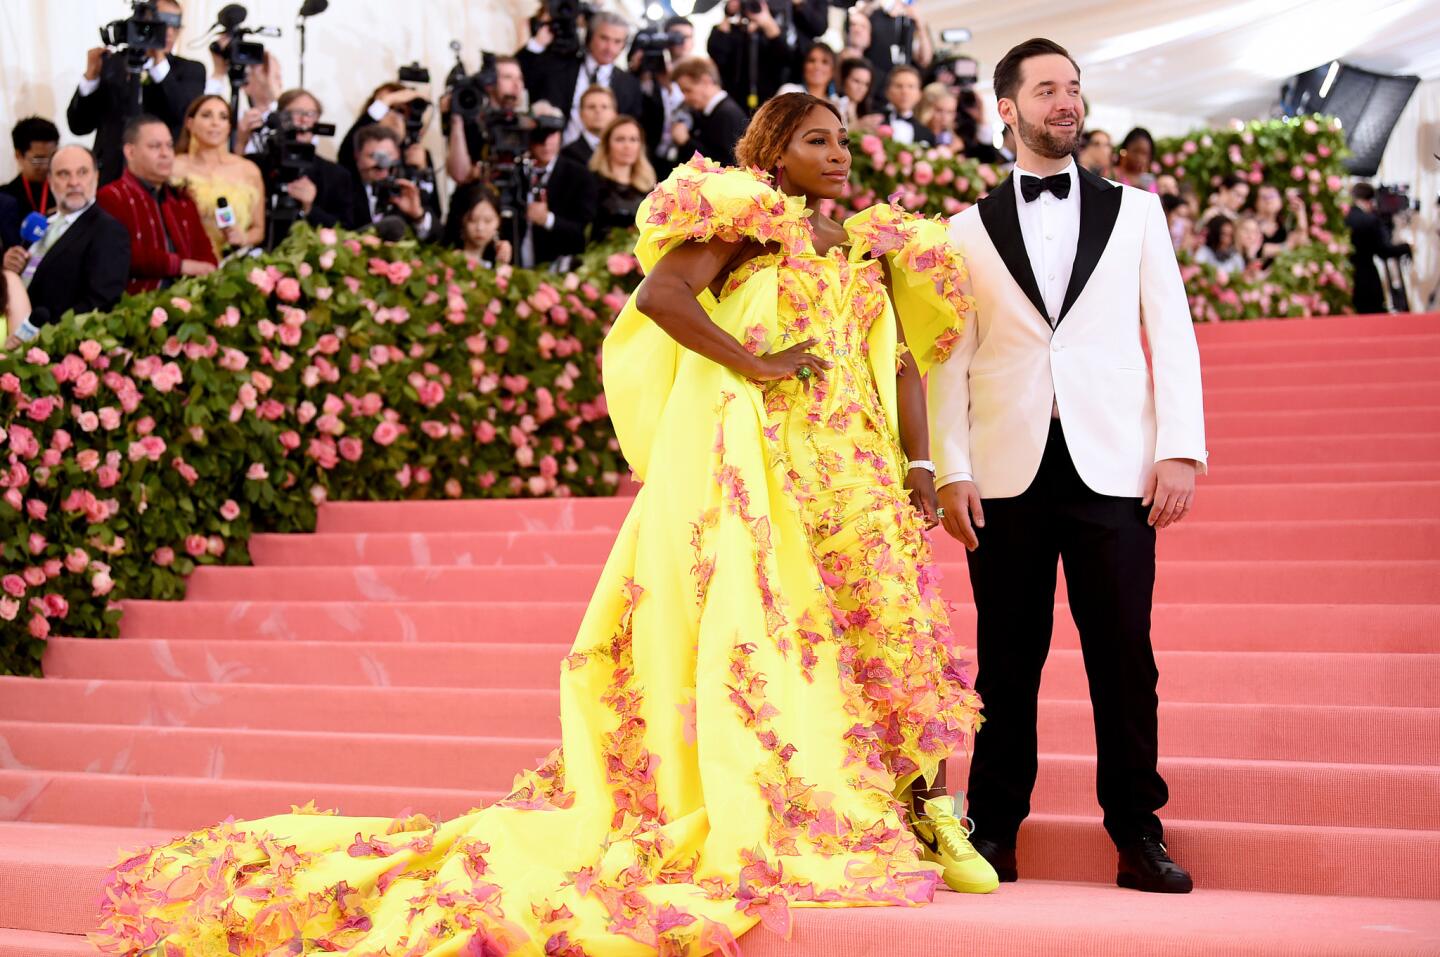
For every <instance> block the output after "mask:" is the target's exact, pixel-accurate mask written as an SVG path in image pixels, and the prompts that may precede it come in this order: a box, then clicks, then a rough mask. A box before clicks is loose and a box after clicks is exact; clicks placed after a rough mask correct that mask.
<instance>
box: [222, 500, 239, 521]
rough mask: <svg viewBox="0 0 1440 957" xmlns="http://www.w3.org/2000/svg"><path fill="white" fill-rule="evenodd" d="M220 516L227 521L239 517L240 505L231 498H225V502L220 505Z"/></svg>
mask: <svg viewBox="0 0 1440 957" xmlns="http://www.w3.org/2000/svg"><path fill="white" fill-rule="evenodd" d="M220 517H221V518H223V519H224V520H225V521H227V522H233V521H235V519H237V518H239V517H240V506H239V505H238V504H237V503H236V502H235V500H234V499H233V498H227V499H226V500H225V504H224V505H221V506H220Z"/></svg>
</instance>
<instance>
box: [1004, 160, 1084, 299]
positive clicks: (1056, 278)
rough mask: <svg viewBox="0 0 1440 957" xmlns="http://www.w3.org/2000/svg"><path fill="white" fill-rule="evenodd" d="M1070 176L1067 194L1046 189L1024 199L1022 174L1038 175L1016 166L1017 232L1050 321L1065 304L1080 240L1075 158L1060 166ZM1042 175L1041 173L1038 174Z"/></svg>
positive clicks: (1077, 174) (1078, 184)
mask: <svg viewBox="0 0 1440 957" xmlns="http://www.w3.org/2000/svg"><path fill="white" fill-rule="evenodd" d="M1061 172H1062V173H1064V174H1066V175H1068V176H1069V177H1070V195H1069V196H1067V197H1066V198H1064V199H1060V198H1058V197H1056V195H1055V194H1054V193H1052V192H1050V191H1049V190H1046V191H1045V192H1043V193H1041V194H1040V195H1039V196H1038V197H1037V198H1036V199H1035V200H1034V201H1033V202H1029V203H1027V202H1025V194H1024V192H1023V191H1022V190H1021V188H1020V184H1021V181H1022V177H1025V176H1037V174H1035V173H1031V172H1029V171H1027V170H1025V169H1022V168H1021V167H1019V166H1016V167H1015V173H1014V175H1015V206H1016V209H1017V210H1018V211H1019V213H1020V233H1021V235H1022V236H1024V237H1025V253H1026V255H1028V256H1029V257H1030V271H1031V272H1032V273H1033V274H1034V276H1035V284H1036V285H1037V286H1039V287H1040V298H1041V299H1042V300H1044V302H1045V313H1046V318H1048V319H1049V320H1050V325H1051V326H1052V327H1053V326H1054V325H1055V320H1056V319H1058V318H1059V316H1060V308H1061V306H1063V305H1064V304H1065V290H1066V289H1067V288H1069V286H1070V272H1071V270H1072V269H1073V268H1074V266H1075V250H1076V248H1077V247H1078V246H1079V244H1080V174H1079V172H1078V171H1077V170H1076V169H1075V161H1074V160H1073V159H1072V160H1071V161H1070V165H1069V166H1067V167H1066V168H1065V169H1063V170H1061ZM1037 178H1039V179H1044V177H1043V176H1037Z"/></svg>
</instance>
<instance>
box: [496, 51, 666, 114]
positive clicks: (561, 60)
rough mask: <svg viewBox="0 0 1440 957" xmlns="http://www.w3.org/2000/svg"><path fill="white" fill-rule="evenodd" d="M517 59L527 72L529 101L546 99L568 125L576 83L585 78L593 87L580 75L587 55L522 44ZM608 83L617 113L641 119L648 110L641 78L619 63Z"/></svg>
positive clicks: (536, 101)
mask: <svg viewBox="0 0 1440 957" xmlns="http://www.w3.org/2000/svg"><path fill="white" fill-rule="evenodd" d="M515 58H516V59H517V60H519V61H520V71H521V72H522V73H523V74H524V75H525V89H526V90H527V91H528V92H529V94H530V102H531V103H538V102H539V101H541V100H544V101H546V102H547V103H549V104H550V105H551V106H553V107H555V109H557V110H559V111H560V112H561V113H562V114H564V116H565V122H566V123H567V124H568V123H569V122H570V109H571V107H573V106H574V105H575V85H576V84H577V83H580V82H581V81H582V79H583V81H584V84H585V87H586V88H587V89H588V88H589V87H590V86H591V83H590V78H589V77H588V76H586V77H582V76H581V74H582V73H583V68H584V64H585V57H584V54H576V55H575V56H557V55H556V54H554V53H551V52H550V51H549V50H546V51H544V52H543V53H536V52H534V51H533V50H531V49H530V48H529V47H522V48H521V49H520V52H518V53H516V54H515ZM609 86H610V90H611V91H612V92H613V93H614V94H615V110H616V112H617V113H620V114H621V115H623V116H633V117H635V118H636V119H640V118H641V115H642V114H643V113H644V111H645V103H644V100H645V97H644V94H643V93H642V92H641V91H640V81H639V80H638V79H636V77H635V76H634V75H633V74H631V73H626V72H625V71H624V70H622V69H620V67H619V65H618V64H617V65H615V66H614V67H612V68H611V70H610V84H609Z"/></svg>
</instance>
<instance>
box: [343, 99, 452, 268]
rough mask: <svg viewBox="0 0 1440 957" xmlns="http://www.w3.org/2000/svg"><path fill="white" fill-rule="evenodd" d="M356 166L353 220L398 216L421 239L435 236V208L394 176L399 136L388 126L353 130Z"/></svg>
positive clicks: (437, 219)
mask: <svg viewBox="0 0 1440 957" xmlns="http://www.w3.org/2000/svg"><path fill="white" fill-rule="evenodd" d="M354 142H355V165H356V169H357V170H358V172H359V174H360V176H359V181H358V182H357V183H356V186H355V188H354V190H353V191H352V196H353V200H352V205H353V208H354V212H353V213H352V214H351V215H352V221H355V222H359V223H360V224H361V225H370V224H372V223H378V222H379V221H380V220H382V219H384V218H385V217H386V216H389V215H398V216H399V217H401V218H402V219H404V220H405V222H406V223H407V224H408V225H409V226H410V228H411V229H413V230H414V231H415V238H416V239H418V240H420V241H421V242H430V241H431V240H433V239H435V238H436V236H437V234H438V232H439V226H440V214H439V211H438V210H435V209H431V208H427V205H426V203H425V201H424V200H423V199H422V198H421V195H420V187H419V186H418V185H416V183H415V182H414V181H413V180H409V179H403V178H401V177H399V176H398V175H397V171H398V170H399V169H400V166H401V163H400V137H399V136H398V135H397V134H396V133H395V131H394V130H392V129H391V128H390V127H388V126H382V125H381V124H379V123H372V124H370V125H369V126H362V127H361V128H360V129H359V130H358V131H356V133H355V140H354Z"/></svg>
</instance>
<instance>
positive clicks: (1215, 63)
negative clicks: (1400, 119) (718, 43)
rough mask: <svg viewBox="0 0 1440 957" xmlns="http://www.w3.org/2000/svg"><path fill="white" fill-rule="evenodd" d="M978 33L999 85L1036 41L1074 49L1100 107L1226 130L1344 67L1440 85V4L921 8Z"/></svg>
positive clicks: (1342, 1)
mask: <svg viewBox="0 0 1440 957" xmlns="http://www.w3.org/2000/svg"><path fill="white" fill-rule="evenodd" d="M916 2H917V3H918V4H919V5H920V8H921V9H922V10H924V11H925V14H926V19H927V21H928V22H929V24H930V25H931V26H932V27H933V28H935V29H937V30H938V29H940V28H944V27H968V28H969V29H970V30H971V31H972V33H973V36H974V39H973V40H972V41H971V42H970V43H969V44H967V45H966V47H965V51H966V52H967V53H969V54H970V55H972V56H974V57H976V58H977V59H978V60H979V61H980V65H981V72H982V75H984V76H986V77H988V76H989V74H990V71H991V70H993V69H994V66H995V63H996V61H997V60H998V59H999V58H1000V57H1001V56H1002V55H1003V54H1004V53H1005V51H1006V50H1007V49H1008V48H1009V47H1011V46H1012V45H1014V44H1015V43H1018V42H1020V41H1021V40H1024V39H1027V38H1029V37H1031V36H1045V37H1049V38H1050V39H1052V40H1055V41H1056V42H1058V43H1061V44H1063V45H1064V46H1066V47H1067V48H1068V49H1069V50H1070V52H1071V53H1072V54H1074V56H1075V58H1076V59H1077V60H1078V61H1079V63H1080V65H1081V68H1082V71H1083V79H1084V87H1085V92H1086V95H1087V96H1088V97H1089V98H1090V99H1091V100H1092V102H1095V103H1098V104H1103V105H1105V106H1109V107H1125V108H1128V109H1132V110H1136V111H1145V112H1159V113H1170V114H1175V115H1180V116H1189V117H1197V118H1202V119H1206V120H1210V121H1212V122H1223V121H1224V120H1227V119H1230V118H1232V117H1241V118H1247V119H1248V118H1252V117H1255V116H1260V115H1264V114H1265V113H1266V111H1267V110H1268V108H1269V107H1270V105H1271V104H1272V103H1273V102H1274V101H1275V99H1276V96H1277V94H1278V92H1279V89H1280V85H1281V84H1282V83H1283V82H1284V81H1285V80H1286V79H1287V78H1289V77H1291V76H1293V75H1295V74H1296V73H1300V72H1302V71H1304V70H1308V69H1310V68H1312V67H1316V66H1320V65H1322V64H1324V63H1328V62H1329V61H1331V60H1334V59H1341V60H1345V61H1346V62H1349V63H1354V64H1355V65H1357V66H1363V67H1366V68H1368V69H1373V70H1377V71H1380V72H1386V73H1414V74H1418V75H1420V76H1421V77H1422V78H1425V79H1430V78H1435V77H1440V0H1198V2H1197V0H1141V2H1128V3H1115V2H1112V0H1064V2H1055V0H1002V2H996V0H984V2H978V0H916Z"/></svg>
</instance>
